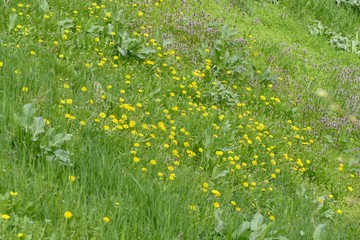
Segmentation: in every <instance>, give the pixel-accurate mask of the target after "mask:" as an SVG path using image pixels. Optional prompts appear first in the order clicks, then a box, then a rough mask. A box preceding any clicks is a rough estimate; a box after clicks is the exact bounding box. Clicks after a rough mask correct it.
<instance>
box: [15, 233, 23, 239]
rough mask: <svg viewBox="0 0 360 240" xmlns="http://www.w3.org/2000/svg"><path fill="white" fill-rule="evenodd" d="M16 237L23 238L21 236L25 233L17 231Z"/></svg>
mask: <svg viewBox="0 0 360 240" xmlns="http://www.w3.org/2000/svg"><path fill="white" fill-rule="evenodd" d="M16 236H17V237H18V238H23V237H25V234H24V233H21V232H20V233H18V234H17V235H16Z"/></svg>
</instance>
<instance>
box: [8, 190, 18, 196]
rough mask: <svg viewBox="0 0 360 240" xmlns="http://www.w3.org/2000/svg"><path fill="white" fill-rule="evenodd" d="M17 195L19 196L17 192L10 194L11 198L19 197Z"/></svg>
mask: <svg viewBox="0 0 360 240" xmlns="http://www.w3.org/2000/svg"><path fill="white" fill-rule="evenodd" d="M17 195H18V193H17V192H13V191H11V192H10V196H12V197H15V196H17Z"/></svg>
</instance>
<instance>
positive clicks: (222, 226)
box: [214, 209, 225, 233]
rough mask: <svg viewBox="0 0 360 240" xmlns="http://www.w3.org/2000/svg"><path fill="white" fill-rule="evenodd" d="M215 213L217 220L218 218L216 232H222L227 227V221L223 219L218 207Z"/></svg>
mask: <svg viewBox="0 0 360 240" xmlns="http://www.w3.org/2000/svg"><path fill="white" fill-rule="evenodd" d="M214 214H215V220H216V224H215V232H217V233H222V232H223V231H224V229H225V223H224V221H223V220H222V219H221V215H220V210H219V209H216V210H215V212H214Z"/></svg>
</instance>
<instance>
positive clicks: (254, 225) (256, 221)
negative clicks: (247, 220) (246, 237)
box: [251, 212, 264, 231]
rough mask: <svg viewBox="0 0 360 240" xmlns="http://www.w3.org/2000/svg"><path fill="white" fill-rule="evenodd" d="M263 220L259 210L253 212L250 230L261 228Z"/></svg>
mask: <svg viewBox="0 0 360 240" xmlns="http://www.w3.org/2000/svg"><path fill="white" fill-rule="evenodd" d="M263 221H264V216H263V215H261V213H259V212H257V213H255V215H254V217H253V219H252V220H251V230H252V231H256V230H257V229H259V228H261V226H262V223H263Z"/></svg>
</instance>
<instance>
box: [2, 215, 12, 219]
mask: <svg viewBox="0 0 360 240" xmlns="http://www.w3.org/2000/svg"><path fill="white" fill-rule="evenodd" d="M1 218H2V219H4V220H9V219H10V216H9V215H7V214H1Z"/></svg>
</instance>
